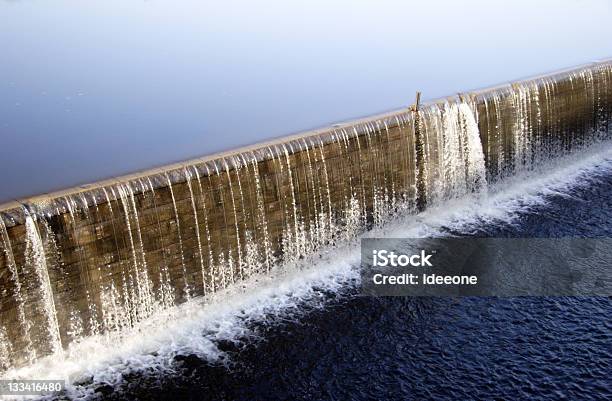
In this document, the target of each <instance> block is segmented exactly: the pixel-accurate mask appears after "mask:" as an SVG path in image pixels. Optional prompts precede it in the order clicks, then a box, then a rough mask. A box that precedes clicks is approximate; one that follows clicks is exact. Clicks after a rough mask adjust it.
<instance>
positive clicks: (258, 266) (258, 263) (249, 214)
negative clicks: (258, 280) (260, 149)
mask: <svg viewBox="0 0 612 401" xmlns="http://www.w3.org/2000/svg"><path fill="white" fill-rule="evenodd" d="M235 158H238V159H239V161H240V165H239V166H238V167H237V170H236V176H237V179H238V188H240V202H241V204H242V208H243V211H244V221H243V224H244V235H245V241H246V246H245V248H246V265H247V267H248V275H251V274H253V273H261V272H263V271H264V266H263V260H262V258H263V257H265V256H264V254H263V252H265V247H264V249H263V252H262V250H261V249H260V245H262V243H261V240H262V239H260V238H259V230H258V229H257V226H258V223H257V221H256V218H255V216H256V215H257V210H258V209H257V207H256V205H255V204H253V186H252V185H249V184H252V182H251V183H248V184H247V190H249V189H250V191H249V192H248V193H249V207H248V210H247V207H246V203H245V200H244V197H243V196H242V184H241V180H240V170H241V169H243V168H244V169H245V170H246V173H247V174H248V173H249V162H248V161H247V159H246V157H245V153H241V154H239V155H237V156H235ZM236 164H237V163H236V161H235V160H234V165H236ZM242 174H243V176H244V173H242ZM248 177H251V178H253V176H252V175H247V178H248ZM249 181H250V180H249ZM247 182H248V181H247ZM247 219H250V220H251V224H252V227H253V229H252V230H249V229H248V228H247V224H246V222H247Z"/></svg>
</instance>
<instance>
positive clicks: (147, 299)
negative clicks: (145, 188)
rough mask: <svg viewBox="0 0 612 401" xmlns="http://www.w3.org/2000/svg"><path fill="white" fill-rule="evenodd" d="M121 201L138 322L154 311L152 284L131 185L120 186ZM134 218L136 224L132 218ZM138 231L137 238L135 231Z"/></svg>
mask: <svg viewBox="0 0 612 401" xmlns="http://www.w3.org/2000/svg"><path fill="white" fill-rule="evenodd" d="M118 190H119V193H120V195H121V203H122V205H123V210H124V213H125V221H126V225H127V228H128V238H129V240H130V249H131V253H132V258H133V273H134V274H133V276H132V286H131V297H132V298H131V304H132V307H131V310H130V313H131V315H132V319H133V322H134V323H135V322H138V321H140V320H142V319H144V318H146V317H147V316H150V315H151V313H152V312H153V294H152V288H151V287H152V284H151V282H150V279H149V272H148V266H147V260H146V255H145V251H144V244H143V240H142V233H141V230H140V219H139V218H138V210H137V206H136V201H135V199H134V192H133V190H132V188H131V187H130V186H129V185H125V186H119V188H118ZM132 217H133V220H134V225H132V224H131V220H132ZM134 231H135V232H136V240H135V239H134V234H133V232H134Z"/></svg>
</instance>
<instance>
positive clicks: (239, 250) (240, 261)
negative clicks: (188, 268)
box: [223, 158, 244, 279]
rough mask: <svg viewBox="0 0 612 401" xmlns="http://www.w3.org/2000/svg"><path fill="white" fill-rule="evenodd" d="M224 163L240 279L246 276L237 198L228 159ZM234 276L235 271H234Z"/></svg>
mask: <svg viewBox="0 0 612 401" xmlns="http://www.w3.org/2000/svg"><path fill="white" fill-rule="evenodd" d="M223 164H224V166H225V172H226V175H227V182H228V185H229V190H230V197H231V198H232V209H233V211H234V229H235V230H236V252H237V254H238V274H239V276H240V279H243V277H244V260H243V258H242V245H241V243H240V229H239V228H238V213H237V211H236V200H235V197H234V185H233V183H232V177H231V174H230V168H229V165H228V164H227V160H225V158H224V159H223ZM230 257H231V256H230ZM232 276H233V272H232Z"/></svg>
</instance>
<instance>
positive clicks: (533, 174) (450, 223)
mask: <svg viewBox="0 0 612 401" xmlns="http://www.w3.org/2000/svg"><path fill="white" fill-rule="evenodd" d="M609 171H612V144H606V143H603V144H599V145H597V146H594V147H592V148H591V149H589V150H587V151H584V152H580V153H577V154H573V155H570V156H567V157H563V158H559V159H556V160H553V161H551V162H549V163H546V164H545V165H542V166H541V167H540V168H538V169H536V170H534V171H530V172H525V173H521V174H520V175H519V176H515V177H512V178H509V179H507V180H505V181H504V182H503V183H500V184H498V185H497V186H493V187H491V188H489V191H488V193H487V194H482V193H479V194H475V195H473V196H467V197H465V198H462V199H457V200H452V201H449V202H447V203H445V204H443V205H440V206H438V207H435V208H432V209H428V210H426V211H425V212H423V213H421V214H419V215H417V216H407V217H403V218H400V219H397V220H395V221H394V222H393V223H389V224H387V225H385V226H384V227H382V228H379V229H376V230H374V231H371V232H368V233H367V234H366V235H367V236H369V237H372V236H388V237H425V236H440V235H443V230H444V229H445V228H451V229H455V230H461V231H467V232H469V231H470V229H471V227H475V226H479V225H482V224H500V223H501V224H513V222H514V221H515V220H516V217H517V216H518V215H519V214H520V213H521V212H525V211H528V210H529V209H531V208H533V207H535V206H541V205H545V204H546V202H547V201H548V200H547V199H548V197H549V196H550V195H562V196H571V192H572V191H573V190H575V189H576V188H580V187H581V186H584V185H588V184H590V183H591V182H592V180H596V179H597V174H598V173H601V172H609ZM359 258H360V249H359V243H358V242H357V241H355V242H352V243H350V244H346V245H345V246H343V247H341V248H335V249H333V250H326V251H323V252H321V253H319V254H317V255H315V256H313V257H311V258H308V259H306V260H305V261H302V262H300V264H299V265H295V264H294V265H291V266H284V267H281V268H277V269H274V270H273V271H272V273H271V274H268V275H267V276H261V275H260V276H254V277H251V278H249V279H248V280H247V281H245V282H244V283H240V284H239V285H237V286H235V287H233V288H229V289H226V290H223V291H221V292H218V293H216V294H214V295H213V296H212V297H209V298H195V299H191V300H190V301H189V302H187V303H185V304H182V305H179V306H176V307H173V308H171V309H169V310H166V311H164V312H161V313H157V314H155V315H153V316H151V317H150V318H149V319H147V320H145V321H143V322H141V323H139V324H138V325H137V326H136V327H135V328H133V329H132V330H130V331H128V332H123V333H120V334H114V335H112V336H104V335H99V336H95V337H89V338H86V339H85V340H83V341H81V342H79V343H76V344H72V345H71V346H70V347H69V349H68V350H67V351H66V352H65V353H64V355H63V357H61V358H59V357H55V358H54V357H47V358H44V359H41V360H39V361H37V362H36V363H35V364H34V365H32V366H28V367H24V368H20V369H12V370H10V371H8V372H6V373H5V374H4V377H5V378H11V379H16V378H32V379H34V378H35V379H66V380H67V381H68V383H70V385H69V388H68V393H69V396H71V397H75V398H77V397H79V398H80V397H87V396H88V395H89V394H91V392H92V391H93V388H94V387H95V386H79V385H76V384H75V383H78V382H79V381H80V380H83V378H92V379H93V382H94V383H109V384H117V383H119V382H121V380H122V374H124V373H126V372H129V371H139V370H144V369H151V368H152V369H155V370H164V369H171V368H172V364H171V363H172V358H173V357H174V356H175V355H178V354H196V355H198V356H200V357H202V358H206V359H209V360H211V361H213V360H214V361H219V362H224V361H225V355H224V353H223V352H222V351H220V350H219V349H218V348H217V347H216V345H215V341H216V340H229V341H238V340H241V339H244V338H249V337H251V336H253V335H255V334H254V333H253V332H251V331H249V327H250V323H252V322H256V321H262V320H267V319H274V318H275V317H278V316H279V315H282V316H283V317H284V318H292V317H296V316H299V314H300V313H301V311H302V310H303V309H304V308H302V306H303V305H304V304H307V305H308V306H309V308H312V307H314V308H317V307H322V306H324V305H325V297H324V296H322V295H321V293H322V292H321V289H322V290H324V291H333V292H335V291H340V290H342V289H346V288H347V287H350V286H353V285H357V284H358V282H359V275H358V271H357V266H358V264H359ZM315 288H316V289H315Z"/></svg>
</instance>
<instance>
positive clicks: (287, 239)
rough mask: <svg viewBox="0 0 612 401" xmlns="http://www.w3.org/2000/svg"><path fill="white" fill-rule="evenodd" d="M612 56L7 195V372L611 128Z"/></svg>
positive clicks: (1, 266)
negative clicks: (12, 197) (210, 152)
mask: <svg viewBox="0 0 612 401" xmlns="http://www.w3.org/2000/svg"><path fill="white" fill-rule="evenodd" d="M611 113H612V62H610V61H606V62H600V63H594V64H590V65H586V66H582V67H578V68H575V69H571V70H567V71H563V72H558V73H555V74H551V75H546V76H541V77H537V78H533V79H528V80H524V81H518V82H515V83H512V84H508V85H502V86H499V87H495V88H489V89H484V90H479V91H474V92H470V93H464V94H461V95H457V96H453V97H449V98H446V99H440V100H436V101H433V102H429V103H426V104H423V105H421V106H420V107H419V108H418V109H414V110H411V109H408V108H407V109H405V110H399V111H395V112H391V113H387V114H383V115H378V116H374V117H371V118H366V119H362V120H359V121H354V122H349V123H344V124H338V125H334V126H332V127H329V128H325V129H320V130H316V131H311V132H306V133H303V134H299V135H295V136H291V137H287V138H283V139H279V140H275V141H271V142H268V143H263V144H260V145H254V146H251V147H248V148H243V149H238V150H236V151H233V152H227V153H223V154H218V155H214V156H211V157H205V158H202V159H197V160H191V161H188V162H185V163H180V164H175V165H171V166H167V167H164V168H159V169H155V170H150V171H146V172H142V173H139V174H133V175H129V176H125V177H120V178H116V179H112V180H107V181H104V182H99V183H95V184H91V185H87V186H83V187H79V188H73V189H70V190H66V191H62V192H58V193H53V194H47V195H43V196H40V197H34V198H30V199H25V200H21V201H19V202H12V203H9V204H6V205H2V206H0V372H1V371H3V370H6V369H9V368H11V367H15V366H21V365H24V364H27V363H31V362H33V361H35V360H37V359H39V358H41V357H43V356H46V355H52V354H61V353H62V352H63V350H64V349H65V348H66V347H67V346H68V345H69V344H70V343H72V342H74V341H79V340H80V339H82V338H84V337H87V336H91V335H98V334H99V335H104V334H107V335H108V333H113V332H118V331H121V330H125V329H129V328H130V327H133V326H134V325H136V324H137V323H138V322H139V321H142V320H143V319H146V318H147V317H149V316H151V315H152V314H154V313H156V312H158V311H160V310H163V309H166V308H169V307H172V306H173V305H176V304H178V303H181V302H185V301H187V300H188V299H190V298H192V297H196V296H202V295H206V294H212V293H214V292H216V291H219V290H220V289H223V288H226V287H228V286H231V285H234V284H235V283H238V282H240V281H241V280H244V279H246V278H248V277H250V276H252V275H255V274H266V272H268V271H270V270H271V269H273V268H274V267H275V266H277V265H281V264H291V263H292V262H298V261H299V260H300V259H303V258H305V257H308V255H312V254H315V253H316V252H317V250H320V249H322V248H326V247H333V246H334V245H335V244H337V243H340V242H344V241H346V240H350V239H352V238H355V237H356V236H358V235H359V233H361V232H363V231H365V230H367V229H369V228H371V227H376V226H381V225H383V224H384V223H385V222H386V221H389V220H391V219H393V218H394V216H397V215H402V214H410V213H418V212H419V211H421V210H423V209H424V208H426V207H429V206H432V205H436V204H440V203H441V202H444V201H445V200H448V199H452V198H457V197H462V196H464V195H467V194H473V193H482V194H483V196H486V191H487V186H488V185H490V184H491V183H492V182H495V181H497V180H500V179H503V178H504V177H505V176H508V175H512V174H515V173H516V172H519V171H522V170H528V169H530V168H532V167H533V166H534V165H536V164H537V163H539V162H541V161H542V160H545V159H547V158H550V157H555V156H558V155H561V154H564V153H568V152H571V151H573V150H574V149H576V148H579V147H583V146H586V145H588V144H591V143H593V142H597V141H601V140H606V139H608V137H609V132H610V128H611V127H610V124H611V122H610V117H611Z"/></svg>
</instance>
